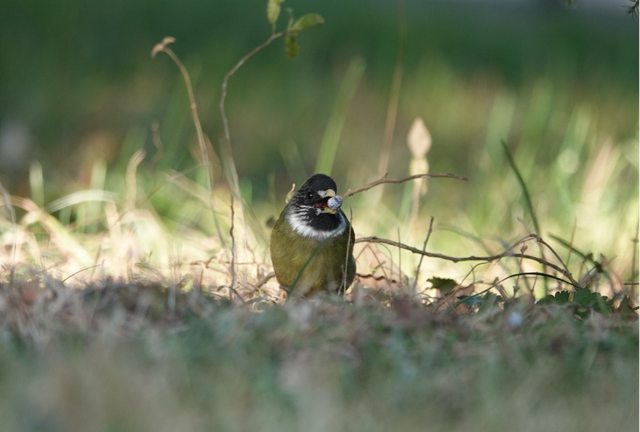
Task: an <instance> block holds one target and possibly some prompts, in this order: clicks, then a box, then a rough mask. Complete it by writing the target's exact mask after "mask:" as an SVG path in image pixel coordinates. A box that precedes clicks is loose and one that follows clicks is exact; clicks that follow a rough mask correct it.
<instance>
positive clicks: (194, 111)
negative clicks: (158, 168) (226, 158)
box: [151, 36, 225, 245]
mask: <svg viewBox="0 0 640 432" xmlns="http://www.w3.org/2000/svg"><path fill="white" fill-rule="evenodd" d="M175 41H176V40H175V38H173V37H171V36H168V37H165V38H164V39H163V40H162V42H160V43H159V44H157V45H156V46H154V47H153V50H152V51H151V57H155V55H156V54H157V53H159V52H164V53H166V54H167V55H168V56H169V57H170V58H171V60H173V62H174V63H175V64H176V66H178V69H180V73H181V74H182V77H183V78H184V82H185V85H186V87H187V94H188V96H189V107H190V109H191V117H192V118H193V124H194V126H195V128H196V135H197V137H198V146H199V147H200V153H202V160H203V162H204V165H205V167H206V170H207V180H208V182H209V189H210V190H211V195H212V197H213V191H214V183H213V167H212V166H211V162H210V161H209V153H208V152H207V146H206V143H205V140H204V133H203V132H202V125H201V124H200V117H199V115H198V105H197V104H196V98H195V96H194V94H193V86H192V84H191V78H190V77H189V72H187V68H186V67H185V66H184V64H183V63H182V62H181V61H180V59H179V58H178V56H177V55H176V54H175V53H174V52H173V51H172V50H171V48H169V47H168V46H167V45H169V44H171V43H173V42H175ZM209 206H210V207H211V213H212V214H213V221H214V223H215V226H216V231H217V232H218V238H220V242H221V243H222V244H223V245H224V243H225V241H224V237H223V236H222V231H221V230H220V225H219V224H218V218H217V216H216V212H215V210H214V206H213V198H211V200H210V201H209Z"/></svg>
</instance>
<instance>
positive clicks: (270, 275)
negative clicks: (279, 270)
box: [253, 272, 276, 290]
mask: <svg viewBox="0 0 640 432" xmlns="http://www.w3.org/2000/svg"><path fill="white" fill-rule="evenodd" d="M274 277H276V274H275V273H274V272H271V273H267V274H266V275H265V276H264V277H263V278H262V279H260V280H259V281H258V282H257V283H256V284H255V286H254V287H253V289H254V290H257V289H258V288H260V287H261V286H262V285H264V284H266V283H267V282H269V281H270V280H271V279H273V278H274Z"/></svg>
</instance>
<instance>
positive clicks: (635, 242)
mask: <svg viewBox="0 0 640 432" xmlns="http://www.w3.org/2000/svg"><path fill="white" fill-rule="evenodd" d="M638 234H640V222H638V225H636V236H635V238H634V239H633V240H632V241H633V256H632V258H631V283H632V284H633V283H634V281H635V279H636V249H637V248H638Z"/></svg>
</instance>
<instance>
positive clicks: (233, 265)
mask: <svg viewBox="0 0 640 432" xmlns="http://www.w3.org/2000/svg"><path fill="white" fill-rule="evenodd" d="M233 201H234V198H233V194H230V206H231V226H230V227H229V235H231V287H232V289H231V290H232V292H234V293H235V290H234V289H233V287H235V286H236V237H235V236H234V235H233V228H234V223H235V219H236V213H235V210H234V208H233ZM236 294H237V293H236Z"/></svg>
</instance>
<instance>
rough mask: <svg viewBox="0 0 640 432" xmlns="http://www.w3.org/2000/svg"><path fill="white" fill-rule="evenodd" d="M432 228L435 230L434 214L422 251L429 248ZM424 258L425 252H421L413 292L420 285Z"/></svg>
mask: <svg viewBox="0 0 640 432" xmlns="http://www.w3.org/2000/svg"><path fill="white" fill-rule="evenodd" d="M432 230H433V216H431V220H430V221H429V231H427V238H425V239H424V244H423V245H422V252H425V251H426V249H427V243H429V237H431V231H432ZM423 259H424V254H420V260H419V261H418V267H417V268H416V279H415V280H414V281H413V287H412V289H411V291H412V292H415V291H416V287H417V285H418V276H420V267H422V260H423Z"/></svg>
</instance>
